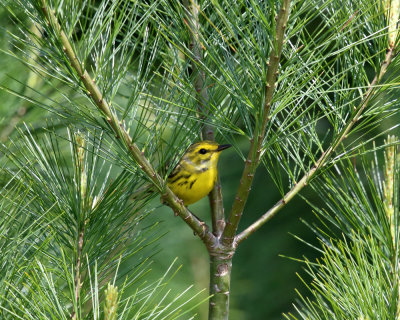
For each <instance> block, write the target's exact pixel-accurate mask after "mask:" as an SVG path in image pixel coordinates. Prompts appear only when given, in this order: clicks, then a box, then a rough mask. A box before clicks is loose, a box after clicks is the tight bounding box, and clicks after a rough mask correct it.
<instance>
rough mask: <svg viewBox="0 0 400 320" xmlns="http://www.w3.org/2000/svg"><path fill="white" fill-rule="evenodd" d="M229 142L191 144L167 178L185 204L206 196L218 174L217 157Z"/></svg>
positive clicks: (205, 141)
mask: <svg viewBox="0 0 400 320" xmlns="http://www.w3.org/2000/svg"><path fill="white" fill-rule="evenodd" d="M229 147H231V145H230V144H218V143H217V142H215V141H210V140H204V141H200V142H197V143H194V144H192V145H191V146H190V147H189V148H188V149H187V150H186V152H185V153H184V155H183V156H182V158H181V159H180V160H179V162H178V164H177V165H176V166H175V168H174V169H173V170H172V172H171V174H170V175H169V176H168V178H167V186H168V187H169V188H170V189H171V191H172V192H173V193H174V194H175V195H176V196H177V197H178V198H179V199H180V200H182V201H183V204H184V205H185V206H187V205H189V204H193V203H195V202H197V201H199V200H200V199H202V198H204V197H205V196H207V195H208V194H209V193H210V192H211V190H212V189H213V188H214V185H215V183H216V182H217V176H218V167H217V164H218V159H219V156H220V154H221V151H222V150H225V149H228V148H229Z"/></svg>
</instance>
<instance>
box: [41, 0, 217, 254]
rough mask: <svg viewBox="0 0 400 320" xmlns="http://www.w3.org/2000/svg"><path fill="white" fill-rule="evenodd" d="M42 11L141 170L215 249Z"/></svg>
mask: <svg viewBox="0 0 400 320" xmlns="http://www.w3.org/2000/svg"><path fill="white" fill-rule="evenodd" d="M42 10H43V12H44V13H45V16H46V18H47V20H48V22H49V23H50V24H51V26H52V27H53V28H55V31H56V33H57V34H58V35H59V37H60V39H61V42H62V45H63V49H64V52H65V55H66V57H67V58H68V60H69V62H70V63H71V66H72V67H73V69H74V70H75V72H76V73H77V75H78V76H79V78H80V79H81V81H82V83H83V84H84V86H85V88H86V90H88V95H89V96H90V98H91V99H92V101H93V102H94V103H95V105H96V106H97V108H98V109H99V110H100V111H101V112H102V113H103V115H104V118H105V120H106V122H107V123H108V125H109V126H110V128H111V129H112V130H113V132H114V133H115V135H116V138H117V139H120V141H122V143H123V144H124V146H125V147H126V148H127V150H128V151H129V154H130V156H131V157H132V159H133V160H134V161H135V162H136V163H137V164H138V166H139V168H140V169H141V170H142V171H143V172H144V173H145V174H146V176H147V177H148V178H149V179H150V181H151V182H152V184H153V185H154V186H155V188H156V189H157V190H158V191H159V192H160V193H162V198H163V200H164V201H165V202H166V204H167V205H168V206H169V207H170V208H171V209H172V210H173V211H174V213H175V214H176V215H178V216H180V217H181V218H182V219H183V220H184V221H185V222H186V224H187V225H188V226H189V227H190V228H191V229H192V230H193V231H194V232H195V233H196V234H197V235H199V237H200V238H201V239H202V241H203V242H204V243H205V244H206V245H207V246H211V245H212V244H213V243H214V240H215V237H214V236H213V234H212V233H211V232H209V231H208V230H205V229H204V227H203V223H202V222H201V221H199V220H198V219H197V218H196V217H195V216H194V215H193V214H192V213H191V212H190V211H189V210H188V209H187V208H186V207H185V206H184V205H183V203H182V202H181V201H180V200H179V199H178V198H177V197H176V196H175V194H174V193H173V192H172V191H171V190H170V189H169V188H168V186H166V185H165V184H164V182H163V179H162V178H161V177H160V175H159V174H158V173H157V172H156V171H155V170H154V168H153V166H152V165H151V163H150V162H149V161H148V159H147V158H146V157H145V156H144V155H143V154H142V152H141V151H140V149H139V148H138V146H137V145H136V144H135V143H134V142H133V141H132V139H131V137H130V135H129V134H128V132H127V131H126V129H125V128H124V125H123V124H122V123H121V122H120V121H119V120H118V117H117V115H116V114H115V112H114V111H113V110H112V108H111V107H110V105H109V103H108V102H107V101H106V99H105V98H104V97H103V94H102V93H101V91H100V89H99V87H98V86H97V85H96V83H95V81H94V80H93V79H92V78H91V76H90V75H89V73H88V72H87V70H85V69H83V68H82V64H81V62H80V61H79V59H78V57H77V56H76V54H75V51H74V49H73V47H72V45H71V42H70V40H69V39H68V37H67V35H66V34H65V33H64V31H63V30H62V27H61V25H60V24H59V22H58V20H57V18H56V16H55V15H54V13H53V11H52V10H50V9H48V7H47V3H46V0H42Z"/></svg>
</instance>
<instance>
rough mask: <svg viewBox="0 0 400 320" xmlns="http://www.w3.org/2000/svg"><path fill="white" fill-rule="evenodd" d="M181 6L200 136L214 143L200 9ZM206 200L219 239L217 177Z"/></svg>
mask: <svg viewBox="0 0 400 320" xmlns="http://www.w3.org/2000/svg"><path fill="white" fill-rule="evenodd" d="M183 5H184V8H185V13H186V22H187V25H188V27H189V33H190V49H191V53H192V55H193V58H192V63H191V67H192V73H193V86H194V89H195V90H196V93H197V110H198V111H199V117H200V119H201V120H202V121H204V123H203V128H202V132H201V134H202V138H203V140H212V141H214V139H215V137H214V129H213V127H212V126H210V125H209V124H207V120H208V117H209V112H208V109H207V107H206V105H207V103H208V91H207V86H206V80H205V79H206V75H205V72H204V70H203V69H202V68H199V64H200V63H201V62H202V60H203V58H204V56H203V46H202V43H201V40H200V21H199V11H200V8H199V5H198V3H197V1H196V0H190V3H189V0H184V1H183ZM208 198H209V201H210V208H211V218H212V229H213V232H214V234H215V235H216V236H217V237H219V236H220V235H221V234H222V231H223V228H224V227H225V216H224V207H223V200H222V191H221V183H220V179H219V175H218V177H217V183H216V184H215V186H214V188H213V190H212V191H211V193H210V194H209V196H208Z"/></svg>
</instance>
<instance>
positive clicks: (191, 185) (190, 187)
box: [189, 179, 197, 189]
mask: <svg viewBox="0 0 400 320" xmlns="http://www.w3.org/2000/svg"><path fill="white" fill-rule="evenodd" d="M196 181H197V179H194V180H193V181H192V182H191V183H190V186H189V189H192V187H193V185H194V183H195V182H196Z"/></svg>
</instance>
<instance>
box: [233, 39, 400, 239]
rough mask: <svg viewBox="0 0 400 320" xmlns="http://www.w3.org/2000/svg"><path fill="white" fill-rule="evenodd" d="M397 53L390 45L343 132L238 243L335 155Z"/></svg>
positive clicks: (300, 188) (287, 200)
mask: <svg viewBox="0 0 400 320" xmlns="http://www.w3.org/2000/svg"><path fill="white" fill-rule="evenodd" d="M394 55H395V50H394V47H390V48H389V49H388V50H387V52H386V56H385V60H384V61H383V62H382V64H381V68H380V72H379V74H377V75H375V77H374V79H373V80H372V82H371V84H370V85H369V87H368V90H367V92H366V93H365V94H364V98H363V100H362V101H361V104H360V106H359V107H358V108H357V109H356V110H355V112H354V114H353V116H352V117H351V119H350V121H348V123H347V125H346V126H345V127H344V128H343V130H342V132H340V133H339V135H338V137H337V139H336V141H334V142H333V144H332V145H331V146H330V147H329V148H328V149H327V150H326V151H325V152H323V153H322V155H321V156H320V158H319V159H318V160H317V161H316V162H315V165H314V166H313V167H312V168H311V170H310V171H308V172H307V173H306V174H305V175H304V176H303V177H302V178H301V180H300V181H299V182H298V183H297V184H296V185H295V186H294V187H293V188H292V189H291V190H290V191H289V192H287V193H286V194H285V196H284V197H283V198H282V199H281V200H279V201H278V202H277V203H276V204H275V205H274V206H273V207H272V208H271V209H269V210H268V211H267V212H266V213H265V214H263V215H262V216H261V217H260V218H259V219H258V220H257V221H255V222H254V223H253V224H251V225H250V226H249V227H247V228H246V229H245V230H243V231H242V232H241V233H239V234H238V235H237V236H236V237H235V242H236V243H237V244H239V243H241V242H242V241H243V240H245V239H247V238H248V237H249V236H250V235H251V234H253V233H254V232H255V231H256V230H258V229H259V228H260V227H261V226H263V225H264V224H265V223H266V222H267V221H268V220H269V219H271V218H272V217H273V216H274V215H275V214H276V213H277V212H278V211H279V210H280V209H282V208H283V207H284V206H285V205H286V204H287V203H288V202H289V201H290V200H291V199H292V198H293V197H294V196H295V195H296V194H298V193H299V192H300V191H301V190H302V189H303V188H304V187H305V186H306V185H307V183H308V181H309V180H310V179H311V178H312V177H313V176H314V174H315V173H316V172H317V171H318V169H320V168H322V167H323V166H324V165H325V164H326V161H327V160H328V159H329V158H330V157H331V156H332V155H333V153H334V152H335V150H336V149H337V147H338V146H339V145H340V144H341V143H342V142H343V140H344V139H345V138H346V137H347V135H348V133H349V132H350V130H351V128H352V127H353V126H354V124H355V123H356V122H357V121H358V120H359V119H360V117H361V115H362V113H363V111H364V110H365V108H366V107H367V105H368V102H369V101H370V99H371V97H372V96H373V92H374V90H375V89H376V88H377V87H376V85H377V84H378V82H379V80H381V79H382V77H383V76H384V74H385V73H386V71H387V68H388V66H389V65H390V62H391V61H392V58H393V57H394Z"/></svg>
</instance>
